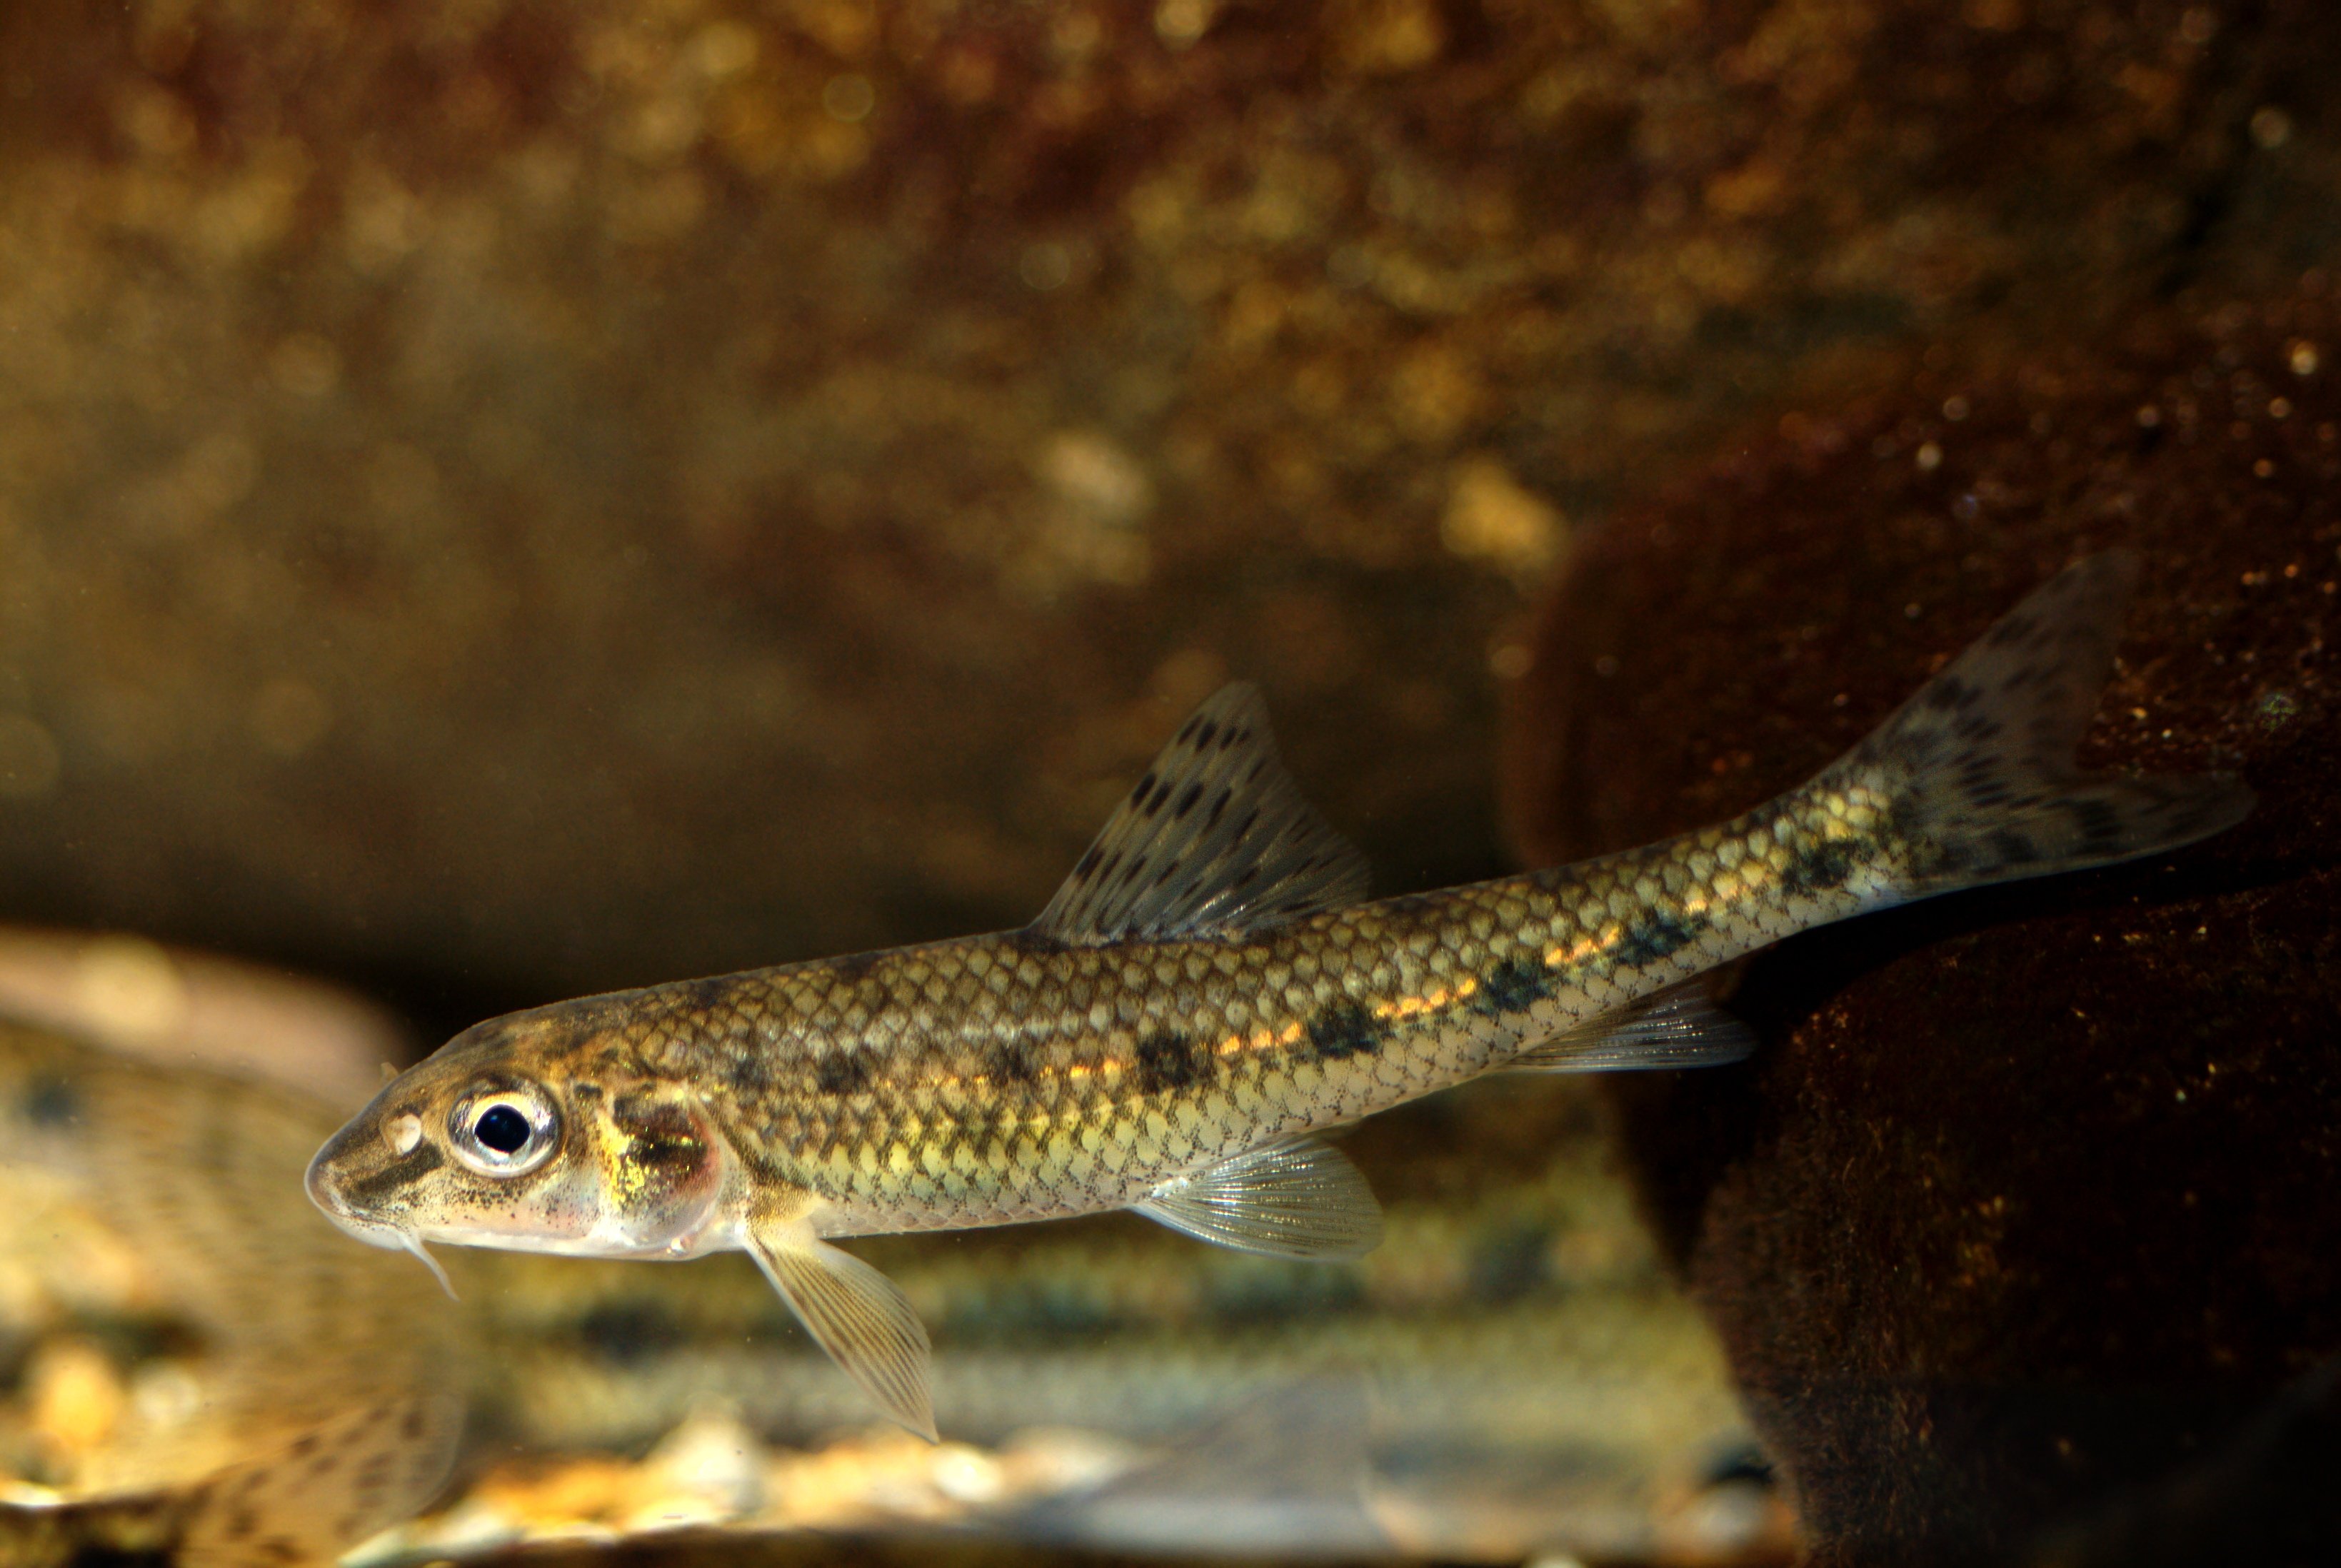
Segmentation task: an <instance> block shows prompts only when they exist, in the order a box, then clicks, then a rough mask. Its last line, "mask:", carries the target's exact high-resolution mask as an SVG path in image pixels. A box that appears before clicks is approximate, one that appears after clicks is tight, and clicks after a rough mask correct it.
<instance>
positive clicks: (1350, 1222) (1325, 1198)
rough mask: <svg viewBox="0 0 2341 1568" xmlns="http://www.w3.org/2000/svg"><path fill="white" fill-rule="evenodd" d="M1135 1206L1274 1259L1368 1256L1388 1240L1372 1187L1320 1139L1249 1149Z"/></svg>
mask: <svg viewBox="0 0 2341 1568" xmlns="http://www.w3.org/2000/svg"><path fill="white" fill-rule="evenodd" d="M1133 1207H1134V1208H1136V1210H1137V1211H1138V1212H1139V1213H1140V1214H1142V1215H1144V1216H1146V1217H1147V1218H1149V1219H1151V1220H1153V1221H1154V1222H1156V1223H1157V1224H1159V1225H1166V1226H1170V1228H1171V1229H1172V1230H1175V1231H1182V1232H1184V1233H1185V1234H1187V1235H1188V1236H1193V1237H1195V1238H1196V1239H1197V1240H1199V1241H1208V1242H1210V1243H1212V1244H1214V1245H1219V1246H1225V1247H1232V1248H1234V1249H1235V1250H1236V1251H1238V1252H1255V1253H1264V1254H1266V1255H1269V1256H1271V1257H1306V1258H1330V1259H1339V1258H1350V1257H1362V1256H1364V1255H1366V1254H1367V1253H1370V1252H1371V1251H1372V1250H1373V1249H1374V1247H1375V1246H1376V1245H1378V1244H1379V1243H1380V1241H1381V1238H1382V1214H1381V1206H1380V1204H1378V1203H1376V1202H1375V1201H1374V1193H1373V1188H1371V1187H1370V1186H1367V1185H1366V1178H1365V1176H1363V1175H1361V1174H1360V1172H1359V1170H1358V1167H1357V1166H1354V1165H1352V1164H1350V1156H1347V1155H1345V1154H1343V1153H1341V1151H1340V1150H1339V1149H1337V1148H1334V1147H1333V1146H1331V1145H1330V1144H1327V1143H1324V1142H1322V1141H1320V1140H1319V1139H1317V1138H1313V1137H1297V1138H1286V1139H1281V1140H1280V1141H1278V1142H1276V1143H1272V1144H1266V1145H1263V1146H1260V1147H1259V1148H1256V1149H1250V1150H1247V1151H1246V1152H1244V1153H1242V1154H1240V1155H1238V1156H1235V1157H1234V1158H1233V1159H1229V1160H1223V1161H1221V1162H1220V1164H1218V1165H1215V1166H1208V1167H1206V1168H1205V1169H1203V1170H1200V1171H1197V1172H1196V1173H1195V1174H1193V1175H1192V1176H1180V1177H1179V1178H1178V1179H1177V1180H1175V1181H1168V1182H1165V1183H1163V1184H1162V1185H1161V1186H1159V1187H1156V1188H1155V1189H1154V1191H1153V1192H1152V1193H1151V1194H1149V1195H1148V1196H1147V1197H1146V1200H1145V1201H1144V1202H1142V1203H1139V1204H1136V1205H1133Z"/></svg>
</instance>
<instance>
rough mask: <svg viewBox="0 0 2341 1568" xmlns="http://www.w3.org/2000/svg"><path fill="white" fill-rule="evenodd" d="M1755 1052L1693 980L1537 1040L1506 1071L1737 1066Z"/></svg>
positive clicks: (1743, 1030)
mask: <svg viewBox="0 0 2341 1568" xmlns="http://www.w3.org/2000/svg"><path fill="white" fill-rule="evenodd" d="M1755 1048H1756V1037H1755V1035H1754V1034H1753V1033H1752V1032H1751V1031H1750V1030H1749V1029H1748V1026H1747V1025H1745V1024H1743V1023H1741V1022H1740V1021H1739V1020H1738V1019H1737V1018H1735V1017H1732V1016H1731V1015H1730V1014H1728V1013H1727V1012H1725V1011H1724V1010H1723V1009H1722V1008H1720V1007H1717V1006H1716V1005H1715V1003H1714V1000H1713V999H1712V998H1710V997H1708V994H1707V992H1706V990H1705V989H1704V988H1703V987H1701V986H1700V985H1699V983H1698V981H1697V980H1695V979H1693V980H1685V981H1684V982H1683V983H1682V984H1680V985H1678V986H1669V987H1667V988H1666V989H1665V990H1663V991H1659V992H1658V993H1656V994H1655V995H1653V996H1650V997H1645V998H1644V999H1643V1000H1641V1001H1639V1002H1637V1003H1636V1004H1634V1005H1633V1006H1632V1007H1621V1008H1619V1009H1618V1010H1617V1011H1615V1012H1609V1013H1603V1014H1601V1015H1600V1016H1599V1017H1592V1018H1588V1019H1586V1020H1584V1021H1583V1022H1582V1023H1579V1024H1577V1025H1576V1026H1574V1027H1571V1028H1569V1029H1566V1030H1564V1031H1562V1032H1561V1033H1559V1034H1558V1035H1555V1036H1553V1037H1551V1038H1549V1039H1545V1040H1539V1041H1538V1042H1537V1043H1536V1044H1535V1045H1533V1046H1530V1047H1529V1048H1528V1049H1526V1050H1524V1051H1522V1052H1521V1053H1520V1054H1519V1056H1516V1057H1513V1058H1512V1059H1511V1060H1510V1061H1509V1062H1507V1063H1505V1064H1504V1066H1505V1068H1506V1070H1508V1071H1510V1072H1516V1073H1614V1072H1623V1071H1628V1070H1630V1069H1633V1068H1638V1067H1711V1066H1714V1065H1715V1064H1717V1063H1719V1062H1736V1061H1738V1060H1739V1059H1740V1058H1741V1057H1745V1056H1747V1055H1748V1053H1749V1052H1750V1051H1753V1050H1754V1049H1755Z"/></svg>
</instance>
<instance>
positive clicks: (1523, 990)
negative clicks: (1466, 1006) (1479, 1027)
mask: <svg viewBox="0 0 2341 1568" xmlns="http://www.w3.org/2000/svg"><path fill="white" fill-rule="evenodd" d="M1547 978H1548V977H1547V975H1546V973H1545V969H1544V966H1543V965H1541V964H1532V963H1529V961H1528V960H1527V959H1525V958H1506V959H1505V960H1504V961H1503V962H1502V963H1500V964H1498V965H1497V966H1496V967H1495V968H1492V969H1490V970H1489V971H1488V972H1487V974H1486V975H1484V976H1482V977H1481V978H1480V980H1479V994H1478V995H1477V996H1475V997H1472V998H1471V1010H1472V1011H1473V1012H1475V1013H1479V1014H1482V1015H1484V1016H1486V1017H1491V1018H1493V1017H1501V1016H1502V1015H1504V1014H1506V1013H1525V1012H1527V1011H1528V1010H1529V1008H1530V1007H1534V1006H1536V1004H1537V1003H1539V1002H1540V1001H1542V1000H1543V999H1544V998H1545V997H1546V995H1547V994H1548V993H1549V986H1548V985H1547V983H1546V981H1547Z"/></svg>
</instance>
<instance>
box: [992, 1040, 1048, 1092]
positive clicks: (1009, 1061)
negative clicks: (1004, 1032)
mask: <svg viewBox="0 0 2341 1568" xmlns="http://www.w3.org/2000/svg"><path fill="white" fill-rule="evenodd" d="M983 1065H984V1076H985V1077H989V1078H990V1079H991V1081H992V1082H993V1083H995V1084H1003V1085H1006V1084H1014V1085H1018V1086H1024V1085H1030V1084H1033V1083H1037V1082H1039V1081H1040V1077H1041V1058H1040V1054H1039V1053H1038V1052H1036V1051H1035V1050H1034V1049H1033V1048H1032V1042H1031V1041H1030V1040H1023V1039H1014V1038H1011V1039H1005V1040H1001V1041H999V1042H997V1043H995V1044H994V1045H993V1046H992V1047H991V1050H990V1051H989V1052H987V1053H986V1054H985V1056H984V1064H983Z"/></svg>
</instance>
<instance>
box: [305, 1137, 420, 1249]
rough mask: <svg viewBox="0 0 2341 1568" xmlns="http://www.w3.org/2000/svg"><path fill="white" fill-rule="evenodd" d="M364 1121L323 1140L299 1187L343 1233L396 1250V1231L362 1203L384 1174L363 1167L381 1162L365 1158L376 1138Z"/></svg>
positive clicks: (368, 1206)
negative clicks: (306, 1191) (369, 1145)
mask: <svg viewBox="0 0 2341 1568" xmlns="http://www.w3.org/2000/svg"><path fill="white" fill-rule="evenodd" d="M364 1121H365V1118H364V1117H360V1118H359V1119H358V1120H357V1121H354V1122H352V1123H351V1124H350V1125H349V1126H345V1127H344V1128H343V1129H342V1130H341V1131H339V1132H337V1133H335V1134H334V1136H332V1137H330V1138H328V1139H326V1140H325V1146H324V1147H323V1148H321V1149H319V1150H318V1151H317V1153H316V1156H315V1157H314V1158H313V1159H311V1160H310V1162H309V1170H308V1174H307V1175H306V1176H304V1177H303V1178H302V1185H303V1186H306V1187H307V1188H308V1190H309V1201H310V1202H311V1203H313V1204H315V1205H316V1206H317V1207H318V1209H319V1210H320V1211H321V1212H323V1213H324V1216H325V1217H326V1218H327V1219H329V1220H332V1221H333V1222H334V1225H336V1226H340V1227H341V1228H342V1229H343V1230H344V1231H347V1232H348V1233H349V1234H350V1235H352V1236H355V1237H357V1238H358V1239H359V1240H360V1241H363V1242H367V1243H370V1244H372V1245H375V1246H383V1247H393V1248H395V1247H399V1246H401V1245H403V1243H402V1242H401V1241H400V1239H399V1237H398V1236H397V1234H396V1232H395V1228H394V1227H393V1226H392V1225H391V1224H390V1222H389V1221H388V1220H387V1219H386V1218H384V1216H382V1215H380V1214H379V1213H377V1212H374V1210H373V1208H372V1206H370V1205H369V1204H368V1203H367V1202H366V1201H365V1195H366V1193H367V1190H368V1189H369V1188H372V1187H376V1186H380V1185H381V1176H382V1174H383V1173H380V1172H369V1171H368V1170H367V1169H366V1168H365V1166H367V1164H368V1163H374V1164H380V1163H381V1162H380V1161H373V1162H369V1161H368V1160H367V1158H366V1155H367V1152H368V1151H367V1150H366V1148H365V1146H366V1145H367V1144H370V1143H378V1142H379V1135H378V1134H376V1133H374V1130H373V1129H372V1128H371V1127H368V1126H364Z"/></svg>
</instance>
